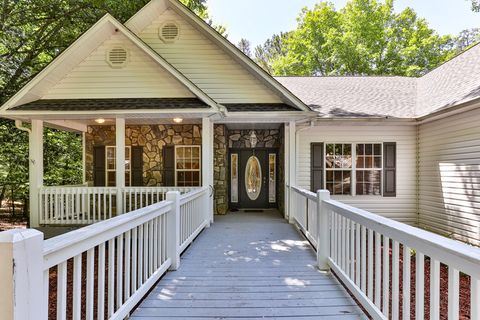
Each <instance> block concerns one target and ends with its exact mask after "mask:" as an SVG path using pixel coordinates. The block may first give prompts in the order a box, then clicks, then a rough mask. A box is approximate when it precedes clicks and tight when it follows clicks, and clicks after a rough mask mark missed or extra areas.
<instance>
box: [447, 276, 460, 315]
mask: <svg viewBox="0 0 480 320" xmlns="http://www.w3.org/2000/svg"><path fill="white" fill-rule="evenodd" d="M459 284H460V277H459V272H458V270H456V269H455V268H453V267H452V266H448V319H449V320H457V319H458V318H459V301H458V300H459V294H460V290H459Z"/></svg>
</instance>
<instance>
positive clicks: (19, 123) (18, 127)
mask: <svg viewBox="0 0 480 320" xmlns="http://www.w3.org/2000/svg"><path fill="white" fill-rule="evenodd" d="M15 127H16V128H17V129H18V130H22V131H25V132H28V134H31V133H32V130H30V128H27V127H24V126H23V122H22V121H21V120H15Z"/></svg>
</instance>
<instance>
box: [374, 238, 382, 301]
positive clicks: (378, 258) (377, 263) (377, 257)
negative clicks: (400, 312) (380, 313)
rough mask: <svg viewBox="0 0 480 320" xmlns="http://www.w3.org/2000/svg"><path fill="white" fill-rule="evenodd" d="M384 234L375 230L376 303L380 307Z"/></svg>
mask: <svg viewBox="0 0 480 320" xmlns="http://www.w3.org/2000/svg"><path fill="white" fill-rule="evenodd" d="M381 242H382V235H381V234H380V233H378V232H375V305H376V306H377V308H379V309H380V307H381V305H382V301H381V296H382V295H381V292H382V291H381V285H382V271H381V267H382V260H381V259H382V251H381V246H382V243H381Z"/></svg>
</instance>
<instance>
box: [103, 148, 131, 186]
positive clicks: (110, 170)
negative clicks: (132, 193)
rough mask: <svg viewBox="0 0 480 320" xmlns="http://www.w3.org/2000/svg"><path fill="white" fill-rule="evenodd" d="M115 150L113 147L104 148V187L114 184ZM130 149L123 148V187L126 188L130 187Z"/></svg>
mask: <svg viewBox="0 0 480 320" xmlns="http://www.w3.org/2000/svg"><path fill="white" fill-rule="evenodd" d="M116 149H117V147H115V146H106V147H105V151H106V152H105V157H106V159H105V160H106V161H105V163H106V168H105V175H106V177H105V181H106V186H107V187H110V186H115V184H116V171H117V169H116V166H117V162H116ZM131 169H132V168H131V148H130V146H126V147H125V185H126V186H127V187H128V186H130V185H131V176H132V175H131Z"/></svg>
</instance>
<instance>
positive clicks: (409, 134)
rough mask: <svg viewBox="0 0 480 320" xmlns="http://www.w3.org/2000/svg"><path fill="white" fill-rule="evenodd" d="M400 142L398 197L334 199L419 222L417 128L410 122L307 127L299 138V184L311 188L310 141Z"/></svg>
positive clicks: (342, 197)
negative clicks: (406, 123)
mask: <svg viewBox="0 0 480 320" xmlns="http://www.w3.org/2000/svg"><path fill="white" fill-rule="evenodd" d="M312 142H324V143H329V142H330V143H373V142H377V143H383V142H396V143H397V196H396V197H380V196H334V197H333V198H334V199H336V200H339V201H342V202H344V203H347V204H349V205H352V206H354V207H358V208H361V209H364V210H367V211H370V212H373V213H376V214H379V215H382V216H385V217H388V218H392V219H395V220H398V221H401V222H405V223H409V224H415V223H416V220H417V214H416V212H417V211H416V170H415V167H416V166H415V164H416V129H415V126H408V125H389V126H387V125H381V124H380V125H374V124H371V125H360V124H343V123H342V124H339V123H338V124H336V123H330V124H324V125H318V126H316V127H311V128H306V129H303V130H302V131H300V132H299V133H298V137H297V150H298V151H297V184H298V185H300V186H301V187H304V188H307V189H310V143H312Z"/></svg>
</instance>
